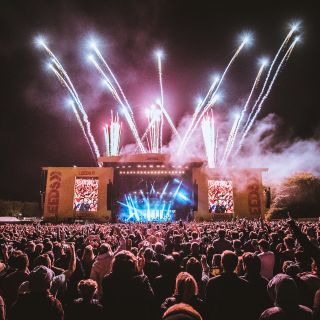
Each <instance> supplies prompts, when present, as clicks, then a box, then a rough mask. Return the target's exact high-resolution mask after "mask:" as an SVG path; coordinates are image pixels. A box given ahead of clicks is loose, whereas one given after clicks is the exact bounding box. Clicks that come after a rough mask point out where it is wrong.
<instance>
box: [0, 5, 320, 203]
mask: <svg viewBox="0 0 320 320" xmlns="http://www.w3.org/2000/svg"><path fill="white" fill-rule="evenodd" d="M232 2H234V1H214V0H211V1H201V0H198V1H186V0H184V1H176V0H162V1H161V0H159V1H152V0H149V1H147V0H146V1H120V0H114V1H93V0H91V1H81V0H74V1H66V0H64V1H63V0H57V1H45V0H42V1H40V0H39V1H34V0H28V1H14V0H3V1H1V8H0V43H1V47H0V73H1V78H0V98H1V99H0V101H1V117H0V123H1V125H0V137H1V139H0V143H1V146H0V150H1V159H2V165H1V184H0V198H2V199H10V200H24V201H36V200H38V194H39V182H40V172H41V167H42V166H72V165H77V166H93V165H95V163H94V161H93V159H92V157H91V154H90V151H89V149H88V146H87V145H86V142H85V141H84V139H83V137H82V133H81V130H80V128H79V126H78V124H77V122H76V121H75V119H74V115H73V113H72V111H71V110H70V108H68V107H66V106H65V98H66V97H67V96H68V95H67V93H66V91H65V90H64V89H63V88H62V87H61V85H60V84H59V83H58V81H57V80H56V79H55V78H54V76H53V75H52V74H51V73H50V72H48V71H47V70H46V68H45V63H46V60H47V59H46V55H45V54H44V52H42V51H41V50H39V49H37V48H36V47H35V45H34V43H33V38H34V37H35V36H36V35H37V34H43V35H44V36H46V38H47V39H48V42H49V46H50V48H51V49H52V50H53V51H54V52H55V53H56V54H57V56H58V57H59V58H60V59H61V61H62V63H63V64H64V66H65V68H66V69H67V71H68V73H69V75H70V76H71V78H72V80H73V81H74V84H75V86H76V88H77V90H78V93H79V95H80V98H81V99H82V101H83V104H84V106H85V108H86V110H87V112H88V116H89V119H90V120H91V124H92V128H93V132H94V135H95V138H96V140H97V143H98V144H99V146H100V149H103V132H102V125H103V124H104V123H105V122H106V118H107V117H108V116H109V114H110V111H109V110H111V109H113V110H117V105H116V104H115V102H114V101H113V99H112V98H111V97H110V95H109V93H107V92H106V91H105V90H104V88H102V86H101V84H100V81H99V76H98V75H97V73H96V71H95V70H93V68H92V66H90V65H89V64H88V62H87V61H86V53H87V49H86V39H88V37H89V36H90V35H96V36H97V37H98V39H100V45H101V50H102V51H103V53H104V56H105V57H106V58H107V59H108V61H109V62H110V64H111V66H112V68H113V69H114V71H115V72H116V74H117V75H118V78H119V79H120V81H121V84H122V85H123V88H124V90H125V92H126V94H127V96H128V99H129V101H130V102H131V105H132V106H133V109H134V111H135V115H136V122H137V123H138V124H139V130H140V134H141V133H142V132H143V131H144V128H145V126H146V117H145V114H144V109H145V107H146V106H148V105H150V104H151V103H152V100H153V99H154V97H157V96H159V90H158V82H157V73H156V67H155V62H154V58H153V56H152V52H153V50H154V49H156V48H159V47H161V48H163V49H164V51H165V53H166V57H165V61H164V85H165V92H166V105H167V106H168V111H169V112H170V114H171V115H172V117H173V118H174V119H175V120H176V122H177V121H178V120H179V119H181V117H182V116H183V115H185V114H187V113H189V114H191V113H192V112H191V111H192V110H193V108H194V98H195V97H196V96H197V95H199V94H201V95H204V94H205V93H206V90H207V89H208V87H209V84H210V82H209V79H210V75H211V74H212V73H214V72H220V73H221V72H222V71H223V68H224V67H225V66H226V64H227V62H228V60H229V59H230V57H231V56H232V54H233V52H234V50H235V49H236V48H237V42H236V40H237V36H238V35H239V33H241V32H242V31H246V30H249V31H252V32H253V33H254V37H255V41H254V44H253V46H252V47H251V48H250V49H246V50H245V51H244V52H242V53H241V56H240V57H239V59H238V61H237V63H236V64H235V65H234V67H233V68H232V70H231V72H230V74H229V75H228V77H227V79H226V82H225V85H224V86H223V88H222V90H223V92H224V95H225V99H224V101H223V102H222V103H221V104H220V105H219V106H218V111H220V112H221V114H222V115H223V114H227V113H228V112H231V111H232V109H233V108H234V106H237V105H241V103H242V102H243V99H244V98H245V97H246V95H247V94H248V92H249V90H250V88H251V84H252V81H253V79H254V77H255V74H256V72H257V64H256V61H257V58H259V57H260V56H261V55H267V56H269V57H272V56H273V55H274V54H275V52H276V51H277V49H278V47H279V46H280V44H281V42H282V41H283V39H284V37H285V35H286V33H287V32H288V29H287V26H288V23H289V22H290V21H292V20H293V19H301V20H302V21H303V25H302V38H303V41H302V42H301V43H300V44H299V45H297V47H296V48H295V49H294V52H293V54H292V56H291V58H290V60H289V62H288V63H287V65H286V67H285V68H284V70H283V72H282V73H281V74H280V76H279V78H278V81H277V83H276V85H275V87H274V89H273V91H272V93H271V95H270V97H269V99H268V100H267V102H266V103H265V105H264V107H263V111H262V113H261V114H260V115H259V118H263V117H264V116H266V115H267V114H269V113H275V114H276V115H278V116H279V117H280V118H281V119H282V120H283V122H282V126H280V127H279V128H278V130H277V132H275V137H276V139H282V138H283V137H286V138H287V137H288V136H289V137H290V139H310V138H312V137H315V136H319V127H320V106H319V103H318V101H319V72H320V68H319V67H320V65H319V59H320V22H319V15H318V10H317V9H316V7H315V1H299V3H298V4H295V3H294V1H292V2H289V1H277V2H278V3H277V4H274V3H275V2H271V1H254V2H253V3H255V4H252V3H251V2H248V1H237V2H238V4H237V5H234V4H232ZM221 117H222V116H221ZM123 122H124V121H123ZM167 132H168V133H169V129H168V128H167ZM123 137H124V140H123V141H122V144H125V143H132V142H133V139H132V138H131V134H130V131H129V130H128V128H127V127H126V126H125V125H124V126H123ZM166 139H169V136H168V134H167V135H166ZM302 156H303V155H302Z"/></svg>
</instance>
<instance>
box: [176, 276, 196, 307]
mask: <svg viewBox="0 0 320 320" xmlns="http://www.w3.org/2000/svg"><path fill="white" fill-rule="evenodd" d="M174 294H175V295H177V296H180V297H181V299H182V301H183V302H186V303H188V302H190V301H191V299H192V298H193V297H194V296H196V295H198V285H197V282H196V280H195V279H194V277H193V276H192V275H191V274H190V273H188V272H180V273H179V274H178V275H177V279H176V287H175V290H174Z"/></svg>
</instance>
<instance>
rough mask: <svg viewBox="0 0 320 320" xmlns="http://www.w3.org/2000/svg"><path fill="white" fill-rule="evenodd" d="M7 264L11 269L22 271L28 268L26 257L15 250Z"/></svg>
mask: <svg viewBox="0 0 320 320" xmlns="http://www.w3.org/2000/svg"><path fill="white" fill-rule="evenodd" d="M8 264H9V266H10V267H12V268H13V269H16V270H19V271H24V270H25V269H26V268H27V267H28V266H29V259H28V256H27V255H26V254H25V253H23V252H22V251H20V250H15V251H13V253H12V254H11V256H10V258H9V261H8Z"/></svg>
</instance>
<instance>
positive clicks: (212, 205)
mask: <svg viewBox="0 0 320 320" xmlns="http://www.w3.org/2000/svg"><path fill="white" fill-rule="evenodd" d="M232 189H233V188H232V181H231V180H208V200H209V212H210V213H233V212H234V208H233V190H232Z"/></svg>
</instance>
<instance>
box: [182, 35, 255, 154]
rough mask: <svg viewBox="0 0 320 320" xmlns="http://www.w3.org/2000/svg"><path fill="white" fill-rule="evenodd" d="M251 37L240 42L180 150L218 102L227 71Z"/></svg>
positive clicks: (184, 138) (183, 140)
mask: <svg viewBox="0 0 320 320" xmlns="http://www.w3.org/2000/svg"><path fill="white" fill-rule="evenodd" d="M248 41H249V39H248V38H247V37H246V38H245V39H244V40H243V41H242V42H241V44H240V46H239V47H238V49H237V50H236V52H235V53H234V55H233V56H232V58H231V60H230V61H229V63H228V65H227V67H226V68H225V70H224V71H223V74H222V76H221V78H220V80H219V82H218V83H217V85H216V87H215V89H214V91H213V93H212V95H211V97H210V98H209V102H208V103H207V104H206V105H205V107H204V109H203V110H202V112H201V114H200V116H199V117H198V120H197V121H196V123H195V124H194V125H193V127H190V130H188V131H187V133H186V134H185V136H184V137H183V139H182V143H181V145H180V148H179V150H180V151H181V150H182V148H184V147H185V145H186V143H187V142H188V140H189V138H190V136H191V135H192V133H193V132H194V130H195V129H196V128H197V126H198V124H199V122H200V120H201V119H202V118H203V116H204V115H205V113H206V112H207V111H208V110H209V109H210V108H211V107H212V106H213V105H214V103H215V102H216V100H217V99H216V96H217V92H218V90H219V88H220V86H221V84H222V82H223V80H224V77H225V75H226V74H227V72H228V71H229V69H230V67H231V65H232V64H233V62H234V60H235V59H236V58H237V56H238V55H239V53H240V51H241V50H242V49H243V47H244V46H245V45H246V43H248Z"/></svg>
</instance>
